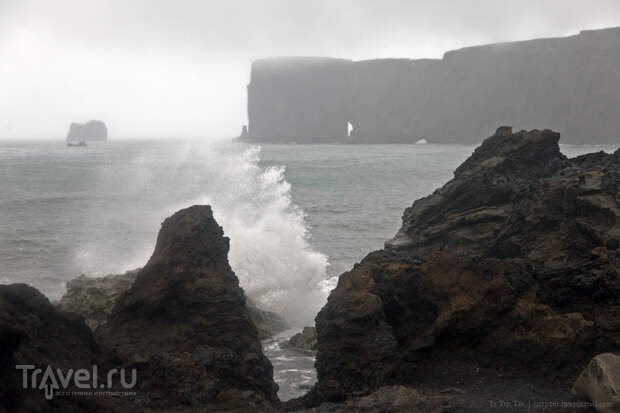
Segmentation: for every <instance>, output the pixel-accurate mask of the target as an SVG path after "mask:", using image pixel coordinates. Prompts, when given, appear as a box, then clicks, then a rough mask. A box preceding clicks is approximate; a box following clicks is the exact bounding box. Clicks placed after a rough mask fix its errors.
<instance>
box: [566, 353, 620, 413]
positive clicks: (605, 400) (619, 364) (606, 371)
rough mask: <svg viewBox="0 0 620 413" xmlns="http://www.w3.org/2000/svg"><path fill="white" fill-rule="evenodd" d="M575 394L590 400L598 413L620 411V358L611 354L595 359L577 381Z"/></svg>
mask: <svg viewBox="0 0 620 413" xmlns="http://www.w3.org/2000/svg"><path fill="white" fill-rule="evenodd" d="M573 392H574V393H575V394H576V395H578V396H579V397H582V398H583V399H585V400H590V401H591V402H592V403H593V404H594V406H595V407H596V411H597V412H601V413H613V412H618V411H620V357H618V356H616V355H615V354H611V353H606V354H599V355H598V356H596V357H594V358H593V359H592V361H590V363H589V364H588V366H587V367H586V368H585V369H584V370H583V372H582V373H581V375H580V376H579V377H578V378H577V381H575V384H574V386H573Z"/></svg>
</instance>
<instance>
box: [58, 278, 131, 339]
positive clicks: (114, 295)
mask: <svg viewBox="0 0 620 413" xmlns="http://www.w3.org/2000/svg"><path fill="white" fill-rule="evenodd" d="M137 274H138V270H133V271H127V272H126V273H124V274H110V275H106V276H105V277H86V276H85V275H84V274H82V275H80V276H79V277H78V278H76V279H73V280H71V281H69V282H67V285H66V288H67V292H66V293H65V294H64V295H63V296H62V298H61V299H60V302H58V304H57V307H58V309H59V310H61V311H64V312H67V313H74V314H78V315H80V316H82V317H83V318H84V321H85V322H86V325H88V327H90V328H91V330H93V331H94V330H96V329H97V328H98V327H99V326H100V325H102V324H105V323H106V322H107V321H108V316H109V315H110V313H111V312H112V309H113V308H114V306H115V305H116V300H117V299H118V297H120V295H121V294H122V293H124V292H125V291H127V290H128V289H129V287H131V285H132V284H133V281H134V280H135V278H136V275H137Z"/></svg>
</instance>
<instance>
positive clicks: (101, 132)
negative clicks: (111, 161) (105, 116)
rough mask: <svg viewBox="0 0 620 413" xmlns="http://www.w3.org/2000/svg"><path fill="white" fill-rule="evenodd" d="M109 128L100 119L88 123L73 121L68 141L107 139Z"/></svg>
mask: <svg viewBox="0 0 620 413" xmlns="http://www.w3.org/2000/svg"><path fill="white" fill-rule="evenodd" d="M107 140H108V128H107V127H106V125H105V123H103V122H102V121H100V120H91V121H88V122H86V123H72V124H71V125H70V126H69V132H68V133H67V142H86V141H107Z"/></svg>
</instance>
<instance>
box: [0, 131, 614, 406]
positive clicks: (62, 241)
mask: <svg viewBox="0 0 620 413" xmlns="http://www.w3.org/2000/svg"><path fill="white" fill-rule="evenodd" d="M474 148H475V147H474V146H462V145H434V144H427V145H368V146H362V145H359V146H357V145H264V146H262V147H259V146H252V145H247V144H240V143H231V142H228V141H208V140H203V141H201V140H193V141H179V140H146V139H145V140H112V141H110V142H107V143H90V144H89V146H88V147H85V148H69V147H66V146H65V144H64V142H62V141H40V142H36V141H14V142H12V141H0V282H1V283H13V282H25V283H28V284H31V285H33V286H34V287H36V288H38V289H40V290H41V291H42V292H43V293H44V294H46V295H47V296H48V297H49V298H50V299H52V300H56V299H59V298H60V296H61V295H62V294H63V292H64V290H65V286H64V283H65V282H66V281H68V280H71V279H73V278H75V277H77V276H79V275H80V274H86V275H89V276H101V275H105V274H114V273H121V272H125V271H127V270H129V269H134V268H137V267H140V266H141V265H144V264H145V263H146V261H147V259H148V258H149V256H150V254H151V252H152V250H153V247H154V244H155V238H156V235H157V232H158V230H159V227H160V224H161V222H162V221H163V220H164V219H165V218H166V217H167V216H170V215H171V214H172V213H174V212H175V211H176V210H178V209H181V208H184V207H187V206H190V205H193V204H210V205H212V206H213V210H214V214H215V218H216V220H217V221H218V223H219V224H220V225H222V227H223V228H224V232H225V233H226V235H227V236H229V237H230V238H231V243H230V247H231V249H230V254H229V259H230V263H231V266H232V268H233V270H234V271H235V273H236V274H237V276H238V277H239V279H240V282H241V286H242V287H243V288H244V290H245V291H246V294H247V295H248V296H249V297H251V298H252V299H253V300H254V301H255V302H256V303H257V304H258V305H259V306H261V307H263V308H264V309H268V310H272V311H276V312H279V313H281V314H283V315H285V316H286V317H287V318H288V319H289V320H290V321H291V322H292V323H293V325H295V326H296V327H298V328H299V327H301V326H303V325H312V324H313V319H314V316H315V315H316V312H317V311H318V310H319V309H320V307H321V306H322V305H323V303H324V301H325V299H326V297H327V293H328V292H329V290H330V289H331V288H332V287H333V285H334V282H335V280H336V278H335V277H336V276H337V275H338V274H340V273H342V272H344V271H346V270H347V269H348V268H350V267H351V266H352V265H353V264H354V263H355V262H358V261H359V260H360V259H361V258H363V257H364V256H365V255H366V254H367V253H369V252H370V251H372V250H375V249H379V248H382V246H383V242H384V241H385V240H387V239H389V238H390V237H391V236H393V235H394V234H395V232H396V230H397V229H398V227H399V226H400V220H401V215H402V213H403V210H404V209H405V208H406V207H408V206H410V205H411V203H412V202H413V200H415V199H417V198H420V197H422V196H425V195H428V194H430V193H431V192H432V191H433V190H434V189H436V188H438V187H440V186H441V185H442V184H443V183H445V182H446V181H447V180H449V179H450V178H451V177H452V172H453V170H454V169H455V168H456V167H457V166H458V165H459V164H460V163H461V162H463V161H464V160H465V159H466V158H467V157H468V156H469V154H470V153H471V152H472V151H473V150H474ZM614 149H615V148H612V147H575V146H562V151H563V152H564V153H565V154H566V155H568V156H575V155H578V154H582V153H586V152H592V151H596V150H606V151H612V150H614ZM274 351H275V353H274ZM268 352H271V354H270V357H271V358H272V361H273V362H274V366H275V372H276V380H278V379H280V380H279V381H280V385H281V387H283V390H281V394H280V395H281V397H283V398H288V397H290V396H292V395H295V394H296V392H295V391H294V389H293V390H291V389H289V388H288V387H287V385H286V383H283V382H282V377H283V375H285V373H286V371H287V366H288V367H290V363H289V362H290V360H288V358H287V356H286V354H281V353H279V349H278V348H274V347H273V346H272V348H271V350H269V349H268ZM278 357H281V358H282V359H281V360H280V361H278ZM278 363H280V364H278ZM287 363H289V364H287ZM296 363H297V365H299V363H300V362H299V360H298V361H297V362H296ZM301 363H302V364H303V365H304V366H306V367H305V370H304V369H298V370H303V371H300V372H294V374H301V375H302V376H304V375H305V376H304V377H306V379H308V380H310V381H311V380H313V377H310V376H311V375H312V372H311V371H310V369H311V365H312V359H311V358H309V359H304V360H302V362H301ZM308 366H310V367H309V368H308ZM298 367H299V366H298ZM293 370H295V369H293ZM278 374H280V377H278ZM291 380H292V381H294V382H295V383H296V384H299V382H300V380H299V377H297V378H293V379H291ZM301 381H303V380H301Z"/></svg>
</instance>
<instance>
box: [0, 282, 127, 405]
mask: <svg viewBox="0 0 620 413" xmlns="http://www.w3.org/2000/svg"><path fill="white" fill-rule="evenodd" d="M19 365H30V366H33V367H32V368H29V369H28V370H26V371H25V372H24V370H20V369H17V368H16V366H19ZM93 365H98V367H99V373H102V372H104V371H105V370H107V369H106V367H108V366H110V363H109V362H108V357H107V356H106V353H105V352H104V351H103V350H102V349H101V348H100V346H99V345H98V344H97V343H96V342H95V338H94V337H93V334H92V332H91V331H90V329H89V328H88V327H87V326H86V325H85V324H84V322H83V321H82V320H81V319H79V318H78V317H75V316H72V315H66V314H63V313H61V312H59V311H58V310H57V309H56V308H55V307H54V306H53V305H52V304H51V303H50V302H49V300H48V299H47V298H46V297H45V296H44V295H43V294H41V293H40V292H39V291H37V290H36V289H34V288H32V287H30V286H28V285H26V284H11V285H0V410H2V411H7V412H11V411H18V412H25V411H31V412H35V411H40V412H43V411H46V412H47V411H49V412H99V411H101V412H103V411H110V410H115V411H122V410H124V411H130V410H129V409H128V405H129V404H130V400H131V399H130V398H122V397H117V398H114V397H112V398H103V397H76V398H72V397H52V398H50V399H49V400H48V399H46V398H45V392H44V391H45V387H46V386H47V385H49V389H48V390H49V391H52V392H56V391H57V390H59V388H58V387H55V385H56V386H58V383H57V382H54V381H53V380H52V379H51V378H50V377H48V378H47V379H46V378H45V374H44V371H45V369H46V368H47V366H51V367H52V369H54V371H56V369H61V370H62V372H63V374H67V372H68V370H69V369H73V370H74V371H75V370H77V369H86V370H87V371H89V372H90V371H92V366H93ZM34 368H40V369H42V370H43V372H40V373H39V375H38V376H37V377H35V378H33V376H32V374H33V370H34ZM24 374H25V375H26V377H27V380H28V383H27V387H28V388H27V389H26V388H24V383H23V375H24ZM56 377H57V376H56ZM33 379H34V380H36V381H35V385H36V388H32V380H33ZM70 383H71V384H73V383H74V382H73V381H70ZM99 383H104V377H102V376H100V377H99ZM41 384H43V385H44V386H43V387H39V386H41ZM63 390H67V391H72V390H73V391H75V390H80V389H76V387H75V386H74V385H71V386H69V387H68V388H66V389H63ZM50 395H51V393H50Z"/></svg>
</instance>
